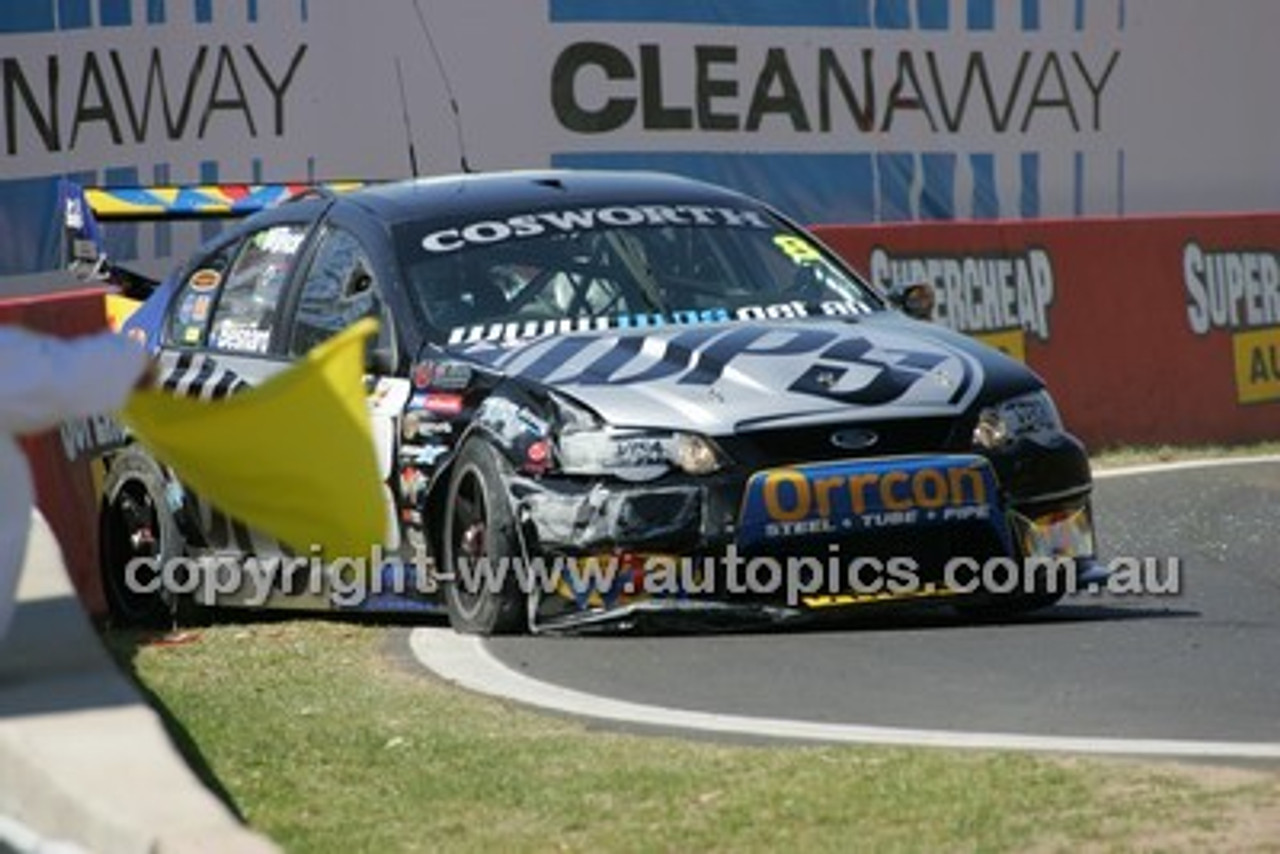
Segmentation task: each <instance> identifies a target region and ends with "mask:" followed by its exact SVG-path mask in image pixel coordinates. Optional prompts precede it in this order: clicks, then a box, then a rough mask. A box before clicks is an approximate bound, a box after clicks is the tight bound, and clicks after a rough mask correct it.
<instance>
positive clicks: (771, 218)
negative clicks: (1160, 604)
mask: <svg viewBox="0 0 1280 854" xmlns="http://www.w3.org/2000/svg"><path fill="white" fill-rule="evenodd" d="M929 297H930V294H929V291H928V290H927V288H922V289H916V290H913V291H910V292H909V293H905V294H890V295H886V294H881V293H878V292H877V291H875V290H874V289H873V288H871V287H870V286H869V285H868V284H866V283H865V282H864V281H863V280H862V279H861V278H860V277H859V276H858V275H857V274H855V273H854V272H853V271H851V270H850V269H849V268H848V267H847V266H845V265H844V264H843V263H842V262H841V260H840V259H839V258H837V257H836V256H835V255H833V254H832V253H831V252H830V251H829V250H828V249H826V248H824V247H823V246H822V245H821V244H820V243H819V242H818V241H817V240H816V239H815V238H814V237H812V236H811V235H810V234H808V233H806V232H805V230H804V229H802V228H801V227H800V226H798V225H797V224H796V223H794V222H791V221H790V220H788V219H787V218H786V217H784V216H782V215H780V214H779V213H778V212H777V211H774V210H772V209H770V208H769V207H767V206H766V205H764V204H762V203H760V202H758V201H756V200H754V199H751V198H748V197H745V196H743V195H740V194H738V193H735V192H731V191H729V190H726V189H723V188H719V187H715V186H711V185H708V184H705V183H700V182H696V181H692V180H687V179H683V178H678V177H673V176H668V175H661V174H643V173H634V172H626V173H610V172H573V171H538V172H511V173H497V174H479V175H462V176H454V177H440V178H431V179H423V180H415V181H410V182H403V183H394V184H383V185H375V186H369V187H365V188H362V189H358V190H355V191H353V192H348V193H343V194H332V193H326V192H313V193H309V194H306V195H304V196H303V197H300V198H297V199H295V200H293V201H289V202H287V203H284V204H281V205H279V206H277V207H274V208H272V209H270V210H267V211H264V212H262V213H258V214H256V215H254V216H252V217H250V218H249V219H247V220H245V221H243V222H242V223H239V224H238V225H237V226H236V227H234V228H232V229H230V230H229V231H227V232H226V233H224V234H223V235H221V236H220V237H218V238H216V239H214V240H213V241H212V242H211V243H209V244H208V245H207V246H206V247H205V248H204V249H203V250H201V251H200V252H199V253H198V254H197V255H196V256H195V257H193V258H192V259H191V260H190V262H189V263H187V264H186V265H185V266H184V267H183V268H182V269H180V270H179V271H178V272H177V273H176V274H175V275H174V276H173V277H171V279H170V280H168V282H167V283H166V284H165V285H164V286H162V287H161V288H160V289H159V290H158V291H157V292H156V294H155V295H153V296H152V297H151V300H150V301H149V303H148V304H147V305H146V306H145V307H144V309H143V310H142V311H140V312H139V314H138V315H137V318H139V319H137V320H135V321H134V326H135V333H136V334H142V335H145V336H147V337H148V338H149V339H150V341H151V343H152V345H153V346H155V347H157V348H158V352H159V354H160V360H161V364H162V368H163V371H164V376H165V378H166V379H165V382H166V384H167V385H168V387H169V388H171V389H174V390H175V391H177V392H179V393H183V394H191V395H199V396H204V397H218V396H222V395H227V394H232V393H234V392H235V390H236V389H237V388H241V387H243V386H245V385H246V384H253V383H256V382H259V381H261V380H262V379H263V378H264V377H266V376H268V375H270V374H272V373H273V372H275V371H278V370H280V369H281V368H282V367H283V366H285V365H286V364H288V362H289V360H291V359H293V358H295V357H297V356H299V355H300V354H302V353H305V352H306V351H307V350H308V349H310V348H311V347H312V346H314V345H315V344H317V343H318V342H320V341H322V340H324V339H325V338H327V337H328V336H331V335H333V334H334V333H336V332H337V331H339V330H341V329H343V328H345V327H347V326H348V325H350V324H351V323H352V322H354V321H355V320H357V319H359V318H362V317H365V316H374V317H377V318H379V319H380V320H381V333H380V335H379V337H378V340H377V342H376V345H375V346H372V347H371V348H370V350H369V353H368V372H369V380H368V382H369V394H370V411H371V413H372V417H373V421H374V427H375V434H376V436H377V441H378V450H379V460H380V463H381V465H382V466H383V467H384V471H385V474H386V489H387V503H388V510H389V513H390V514H391V515H392V516H393V517H394V520H395V521H394V525H393V526H392V527H393V528H394V535H393V536H392V538H391V541H390V542H388V543H385V544H383V548H382V549H380V550H375V554H374V557H373V558H372V559H373V561H374V564H375V565H373V566H371V567H368V568H367V572H365V573H364V575H363V576H361V577H362V578H363V579H364V582H365V587H362V588H361V589H359V590H358V591H356V592H355V593H353V590H352V588H351V587H350V586H349V585H347V586H344V582H343V577H342V576H340V575H339V574H331V573H327V572H326V571H325V568H324V566H323V565H318V564H317V561H315V560H312V561H311V563H310V564H307V565H305V567H304V569H305V571H303V572H298V571H297V569H298V567H299V566H301V565H302V564H301V563H300V562H299V561H298V558H299V556H298V555H290V554H288V553H286V552H283V551H282V550H281V547H280V546H279V544H277V543H274V542H272V541H270V540H269V539H267V538H266V537H263V536H262V535H261V534H259V533H257V532H255V531H252V530H249V529H247V528H246V527H245V526H244V525H242V524H240V523H239V522H237V521H236V520H234V519H228V518H225V517H224V516H223V515H222V514H220V513H219V512H218V511H217V510H216V509H215V508H211V507H209V506H208V505H207V504H206V503H205V502H202V501H201V499H200V496H198V495H194V494H192V493H191V492H190V491H189V490H187V489H185V488H184V487H183V486H182V484H181V483H180V482H177V481H176V480H175V479H174V478H173V476H172V475H171V473H169V472H168V471H167V470H165V469H164V468H163V467H162V466H160V465H159V464H157V463H156V462H155V461H154V460H152V459H150V458H149V457H148V456H147V454H146V452H145V451H144V450H143V449H142V448H140V447H139V446H136V445H127V446H125V447H123V448H120V449H117V450H115V451H113V452H112V453H111V454H110V455H109V458H108V460H107V465H108V471H107V475H106V482H105V490H104V501H103V514H102V532H103V549H102V551H103V555H104V582H105V589H106V590H107V593H108V598H109V601H110V605H111V607H112V609H113V611H115V612H116V613H117V614H118V615H120V616H122V617H126V618H135V619H137V618H142V619H147V618H150V619H155V618H157V617H162V616H163V615H164V614H167V609H168V608H169V607H170V605H171V603H172V602H173V601H174V597H173V595H172V594H173V590H172V589H171V588H172V587H173V586H174V584H172V583H168V584H160V583H158V582H159V581H160V580H161V578H162V575H163V579H164V580H165V581H166V582H173V581H174V580H175V579H179V578H180V577H181V578H183V579H185V580H187V581H190V578H191V576H192V574H193V573H194V574H196V575H199V574H200V573H205V572H208V573H214V575H216V577H217V578H219V579H221V580H220V581H219V582H218V586H217V593H218V601H219V602H221V603H223V604H226V603H228V602H239V603H241V604H263V605H268V606H272V607H281V606H289V605H291V604H292V605H299V606H304V607H322V608H330V607H353V608H392V609H406V608H407V609H412V608H424V609H431V608H437V609H438V608H444V609H445V610H447V612H448V615H449V619H450V621H451V622H452V624H453V625H454V627H456V628H457V629H459V630H462V631H468V632H479V633H500V632H513V631H522V630H526V629H533V630H535V631H541V630H549V629H571V628H579V629H581V628H585V627H592V626H597V627H619V626H628V625H632V624H634V623H635V622H636V621H637V620H638V619H640V618H641V617H643V616H644V615H670V614H675V615H679V616H680V617H682V618H693V619H702V620H723V619H738V618H749V617H759V618H763V619H767V620H784V619H790V618H795V617H805V616H811V615H815V614H821V613H824V612H838V611H842V610H843V609H845V608H849V607H854V606H859V607H861V606H868V605H871V606H874V605H883V604H888V603H899V602H904V601H920V600H935V601H943V602H946V603H949V604H954V605H956V606H958V607H961V608H966V609H970V610H972V611H974V612H980V613H981V612H998V613H1005V612H1010V611H1017V610H1026V609H1030V608H1035V607H1042V606H1045V605H1047V604H1050V603H1052V602H1054V601H1055V600H1056V599H1057V598H1058V597H1059V596H1061V595H1062V594H1063V593H1064V592H1065V591H1066V590H1068V589H1074V585H1077V584H1078V583H1080V582H1082V581H1084V582H1089V581H1093V580H1097V579H1099V578H1101V577H1102V574H1103V571H1102V568H1101V565H1100V564H1099V563H1098V562H1097V561H1096V560H1095V559H1094V543H1093V529H1092V520H1091V518H1090V505H1089V498H1090V489H1091V479H1090V472H1089V464H1088V459H1087V457H1086V455H1085V452H1084V450H1083V449H1082V447H1081V445H1080V443H1079V442H1078V441H1077V440H1076V439H1074V438H1073V437H1072V436H1071V435H1070V434H1068V433H1067V432H1065V430H1064V429H1063V426H1062V424H1061V422H1060V420H1059V417H1058V414H1057V411H1056V410H1055V408H1054V405H1053V402H1052V401H1051V399H1050V397H1049V394H1048V392H1047V391H1046V390H1045V388H1044V386H1043V383H1042V382H1041V380H1040V379H1039V378H1038V377H1037V376H1036V375H1035V374H1034V373H1032V372H1031V371H1030V370H1028V369H1027V368H1025V367H1024V366H1022V365H1020V364H1018V363H1017V362H1014V361H1012V360H1010V359H1008V358H1006V357H1005V356H1003V355H1002V354H1000V353H998V352H996V351H995V350H992V349H989V348H987V347H985V346H983V345H981V344H978V343H976V342H975V341H973V340H971V339H969V338H966V337H964V336H961V335H958V334H955V333H952V332H950V331H948V330H946V329H944V328H941V327H939V326H937V325H933V324H931V323H928V322H924V321H922V320H920V319H913V318H911V317H908V316H907V313H906V312H905V311H904V310H903V309H906V310H909V311H910V312H911V313H915V314H924V313H927V312H928V310H929V308H930V306H931V300H930V298H929ZM297 425H298V426H297V429H298V430H299V431H305V430H317V429H324V425H322V424H315V423H312V422H311V421H309V420H308V418H307V413H305V412H299V413H298V421H297ZM315 464H316V465H324V460H316V461H315ZM279 488H280V489H282V490H287V489H289V484H285V483H282V484H279ZM250 556H252V557H253V558H254V560H255V561H256V563H255V567H257V568H258V570H260V569H261V567H262V566H264V565H270V566H273V567H275V570H274V571H273V572H272V574H270V578H269V584H267V585H266V588H263V587H262V586H261V585H260V584H257V583H256V580H255V579H256V577H255V578H249V577H248V576H246V577H243V578H240V579H239V580H238V581H236V580H235V579H232V583H225V584H224V583H223V582H226V581H227V576H229V575H234V574H235V573H237V572H241V573H243V572H244V568H243V567H244V562H245V561H246V560H248V558H249V557H250ZM140 557H142V558H149V559H151V564H150V566H151V567H152V570H153V572H154V574H153V575H152V576H150V577H148V578H146V579H142V578H141V577H140V576H139V574H138V572H137V571H136V567H137V562H136V560H135V559H137V558H140ZM311 557H313V558H314V557H315V556H314V555H313V556H311ZM268 559H276V560H277V563H276V564H271V563H270V562H269V560H268ZM290 560H293V563H289V561H290ZM165 561H168V562H169V563H170V564H172V563H173V562H175V561H177V562H179V563H180V564H181V565H182V566H183V567H185V569H184V572H183V573H175V572H167V573H160V571H159V570H160V568H163V566H165V565H166V564H165ZM131 562H132V563H133V569H130V565H131ZM286 565H287V566H288V567H289V569H290V571H287V572H286V571H282V570H281V569H280V568H281V567H285V566H286ZM260 575H261V572H260V571H259V576H260ZM210 577H213V576H210ZM350 580H351V579H350V578H349V577H347V578H346V581H350ZM144 581H149V582H151V583H143V582H144ZM251 582H254V583H251ZM209 587H210V585H209V584H207V583H206V584H205V585H203V586H200V585H197V584H195V583H194V582H191V583H190V584H189V585H188V587H187V588H186V589H187V590H188V591H189V590H193V589H194V590H197V591H204V592H205V593H206V594H207V593H208V589H209ZM255 594H261V595H255Z"/></svg>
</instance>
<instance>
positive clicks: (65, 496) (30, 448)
mask: <svg viewBox="0 0 1280 854" xmlns="http://www.w3.org/2000/svg"><path fill="white" fill-rule="evenodd" d="M103 294H104V291H103V290H102V289H98V288H92V289H81V290H76V291H69V292H65V293H58V294H52V295H49V296H45V297H31V298H24V299H10V300H0V323H13V324H20V325H22V326H25V327H27V328H29V329H36V330H39V331H41V332H49V333H52V334H55V335H61V336H66V337H70V336H74V335H84V334H87V333H90V332H96V331H99V330H101V329H103V328H104V326H105V324H106V314H105V311H104V309H103ZM92 429H93V425H92V422H85V423H77V424H70V425H66V426H64V427H62V428H59V429H54V430H49V431H46V432H44V433H41V434H39V435H35V436H28V437H24V438H23V439H22V446H23V450H25V451H26V454H27V459H28V460H29V461H30V463H31V470H32V475H33V477H34V479H35V486H36V499H37V503H38V504H39V507H40V510H41V512H42V513H44V515H45V518H47V519H48V520H49V524H50V527H52V528H53V531H54V534H55V535H56V536H57V538H58V542H59V544H60V545H61V546H62V552H63V555H64V556H65V559H66V563H67V571H68V573H69V575H70V576H71V580H72V582H73V584H74V585H75V588H76V591H77V592H78V593H79V595H80V600H81V602H83V603H84V605H85V607H86V608H87V609H88V610H89V612H90V613H91V614H93V615H95V616H99V615H101V614H103V613H105V602H104V599H103V594H102V580H101V577H100V576H99V573H98V526H97V519H98V511H97V498H96V494H97V493H96V489H95V484H94V477H93V472H92V470H91V468H90V463H89V460H88V458H87V457H85V456H82V455H81V454H80V449H81V447H83V446H84V445H85V443H84V442H79V441H77V437H78V436H80V435H82V434H83V432H84V431H86V430H92Z"/></svg>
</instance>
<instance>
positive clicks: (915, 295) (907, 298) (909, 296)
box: [889, 282, 936, 320]
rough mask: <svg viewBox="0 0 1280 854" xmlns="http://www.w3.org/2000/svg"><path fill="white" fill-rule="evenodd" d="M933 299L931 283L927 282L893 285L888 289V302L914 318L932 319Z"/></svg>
mask: <svg viewBox="0 0 1280 854" xmlns="http://www.w3.org/2000/svg"><path fill="white" fill-rule="evenodd" d="M935 300H936V297H935V294H934V291H933V285H931V284H929V283H928V282H916V283H915V284H911V285H894V286H893V287H892V288H890V290H889V302H890V304H892V305H893V306H894V307H895V308H897V309H899V310H900V311H902V313H903V314H905V315H907V316H908V317H914V318H915V319H916V320H933V306H934V302H935Z"/></svg>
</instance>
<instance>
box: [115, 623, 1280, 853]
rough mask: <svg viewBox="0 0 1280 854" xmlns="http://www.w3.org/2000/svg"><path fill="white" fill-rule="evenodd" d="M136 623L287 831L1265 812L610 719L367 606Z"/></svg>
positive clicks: (528, 842)
mask: <svg viewBox="0 0 1280 854" xmlns="http://www.w3.org/2000/svg"><path fill="white" fill-rule="evenodd" d="M144 640H145V637H144V636H141V635H137V634H132V633H115V634H112V635H109V636H108V643H109V644H110V645H111V647H112V648H113V649H114V650H115V652H116V653H117V655H118V656H119V657H120V659H121V660H122V661H123V662H124V663H125V665H126V666H127V667H129V668H131V669H132V670H133V671H134V673H135V674H136V676H137V677H138V679H139V680H140V681H141V683H142V684H143V685H144V686H145V687H146V689H148V690H149V691H150V692H152V694H153V697H152V698H153V701H154V702H155V703H156V705H157V707H158V708H160V709H161V710H162V712H163V713H164V714H166V716H168V717H169V719H170V722H171V726H172V729H173V731H174V732H175V735H176V736H177V740H178V742H179V744H181V745H183V746H184V747H185V748H186V750H187V752H188V756H189V758H190V759H191V760H192V762H193V765H194V766H195V767H196V769H197V771H199V772H202V773H204V774H205V775H207V777H208V778H209V779H210V780H211V781H213V782H214V785H215V787H220V788H221V789H222V790H223V791H224V792H225V793H226V796H227V797H228V798H229V800H230V801H232V803H233V804H234V806H235V807H236V808H237V809H238V810H239V811H240V812H241V813H242V814H243V815H244V816H245V818H246V819H247V821H248V822H249V823H250V825H252V826H253V827H255V828H257V829H259V830H261V831H263V832H265V833H266V834H268V835H269V836H271V837H272V838H274V839H275V840H277V841H278V842H279V843H281V844H282V845H283V846H284V847H285V849H286V850H289V851H300V852H301V851H306V852H311V851H415V850H416V851H442V850H444V851H447V850H457V851H503V852H508V854H510V853H511V852H520V851H733V852H753V851H780V850H781V851H796V852H800V851H805V852H808V851H984V852H986V851H990V852H998V851H1025V850H1028V849H1033V850H1040V851H1059V850H1061V851H1075V850H1079V849H1081V848H1084V849H1086V850H1095V851H1111V850H1114V851H1128V850H1134V849H1135V848H1140V849H1142V850H1171V851H1176V850H1186V851H1199V850H1222V849H1223V848H1229V849H1231V850H1250V849H1251V848H1253V847H1255V846H1256V848H1257V850H1267V849H1266V848H1265V845H1266V844H1267V843H1268V841H1271V840H1274V839H1276V838H1277V837H1276V835H1275V833H1276V831H1277V830H1278V829H1280V827H1278V825H1280V780H1278V778H1277V777H1276V776H1275V775H1272V774H1269V773H1257V774H1254V773H1249V774H1246V773H1244V772H1231V773H1229V774H1226V775H1221V774H1205V773H1203V772H1202V771H1198V770H1197V771H1192V772H1188V771H1187V770H1185V769H1183V768H1181V767H1180V766H1173V765H1138V764H1132V763H1121V762H1102V761H1086V760H1080V759H1071V760H1066V759H1061V758H1051V757H1035V756H1030V755H1025V754H1017V753H970V752H957V751H945V750H936V749H899V748H869V747H867V748H864V747H798V746H794V745H776V746H743V745H734V744H725V743H709V742H704V741H696V740H684V739H678V738H673V737H656V736H653V737H650V736H639V735H626V734H618V733H613V732H608V731H600V730H599V729H596V728H593V727H591V726H589V725H587V724H585V723H582V722H578V721H573V720H567V719H563V718H558V717H550V716H544V715H540V714H535V713H533V712H530V711H527V710H525V709H523V708H519V707H516V706H513V705H510V704H507V703H503V702H499V701H495V700H491V699H487V698H482V697H478V696H475V695H472V694H469V693H466V692H463V691H460V690H458V689H456V688H453V687H451V686H448V685H445V684H443V683H441V682H439V681H437V680H435V679H433V678H431V677H429V676H427V675H426V674H425V673H424V672H422V671H419V670H414V669H412V668H410V667H408V666H406V665H405V664H404V663H402V662H400V661H398V660H396V659H395V657H394V656H392V655H389V654H388V651H389V649H391V648H393V647H395V648H399V649H403V647H404V645H405V643H407V639H406V637H405V634H404V631H403V630H396V629H388V628H383V627H378V626H372V625H366V624H355V623H349V622H334V621H324V620H310V621H284V622H265V623H260V624H252V625H221V626H215V627H212V628H206V629H201V630H200V632H199V637H198V639H197V640H196V641H195V642H193V643H189V644H185V645H179V646H159V645H146V644H145V643H142V641H144ZM1258 827H1264V830H1263V831H1258V830H1257V829H1256V828H1258ZM1268 829H1269V832H1268ZM1270 850H1280V849H1274V848H1273V849H1270Z"/></svg>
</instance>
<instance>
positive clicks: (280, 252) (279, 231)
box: [209, 223, 307, 353]
mask: <svg viewBox="0 0 1280 854" xmlns="http://www.w3.org/2000/svg"><path fill="white" fill-rule="evenodd" d="M306 236H307V226H306V225H303V224H293V223H291V224H288V225H273V226H271V227H270V228H264V229H263V230H261V231H258V232H254V233H253V234H251V235H249V237H248V238H247V239H246V240H245V241H244V243H242V244H241V247H240V252H239V254H237V255H236V258H235V261H234V262H232V264H231V268H230V270H229V271H228V272H227V273H226V274H225V275H224V277H223V278H224V281H223V283H222V294H221V296H219V298H218V305H217V307H216V308H215V309H214V314H213V325H212V328H211V330H210V333H209V346H210V347H213V348H215V349H218V350H233V351H237V352H246V353H265V352H266V350H267V347H268V345H269V344H270V342H271V331H272V330H273V329H274V328H275V321H276V307H277V304H278V303H279V301H280V296H281V292H282V290H283V289H284V284H285V282H286V281H288V279H289V271H290V270H292V269H293V265H294V263H295V261H296V260H297V257H298V250H299V249H301V248H302V242H303V240H304V239H305V238H306Z"/></svg>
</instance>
